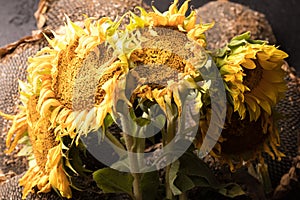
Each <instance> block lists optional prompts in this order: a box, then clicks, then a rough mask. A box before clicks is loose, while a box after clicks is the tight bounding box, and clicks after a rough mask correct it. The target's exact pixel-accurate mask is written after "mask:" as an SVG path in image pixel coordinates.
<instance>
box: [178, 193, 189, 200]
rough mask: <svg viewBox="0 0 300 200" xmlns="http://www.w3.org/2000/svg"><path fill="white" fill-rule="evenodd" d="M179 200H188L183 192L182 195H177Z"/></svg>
mask: <svg viewBox="0 0 300 200" xmlns="http://www.w3.org/2000/svg"><path fill="white" fill-rule="evenodd" d="M179 200H188V198H187V196H186V194H185V192H184V193H182V194H181V195H179Z"/></svg>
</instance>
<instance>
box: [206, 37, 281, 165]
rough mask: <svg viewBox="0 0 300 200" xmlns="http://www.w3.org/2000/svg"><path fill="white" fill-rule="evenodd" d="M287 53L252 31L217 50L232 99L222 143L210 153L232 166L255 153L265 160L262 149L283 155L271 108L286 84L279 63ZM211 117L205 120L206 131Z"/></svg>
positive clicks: (254, 155)
mask: <svg viewBox="0 0 300 200" xmlns="http://www.w3.org/2000/svg"><path fill="white" fill-rule="evenodd" d="M286 57H287V54H286V53H285V52H283V51H281V50H278V49H277V48H276V47H275V46H272V45H268V44H266V42H264V41H258V40H251V39H250V33H248V32H247V33H245V34H242V35H240V36H236V37H234V38H233V39H232V40H231V41H230V42H229V44H228V45H227V46H226V47H224V48H223V49H220V50H219V51H218V53H217V54H216V57H215V61H216V64H217V66H218V67H219V69H220V73H221V76H222V77H223V79H224V83H225V87H226V90H227V93H228V97H229V98H228V99H229V102H228V107H227V117H226V122H225V126H224V129H223V130H222V133H221V138H220V139H219V142H218V144H219V146H218V148H215V149H214V151H212V152H211V153H212V155H213V156H214V157H217V158H218V159H219V160H220V161H222V162H223V163H228V164H229V165H230V168H231V170H234V169H235V168H236V167H240V166H242V165H243V164H245V163H248V162H250V161H252V160H254V159H259V160H260V161H261V162H263V159H262V155H261V154H262V152H267V153H268V154H269V155H271V156H272V158H273V159H274V158H275V157H277V158H278V159H280V157H282V156H284V155H283V154H282V153H281V152H279V151H278V150H277V146H279V145H280V140H279V132H278V130H277V127H276V121H275V120H274V116H273V112H272V110H273V108H274V106H275V105H276V103H278V101H279V99H280V98H281V97H282V96H283V95H284V92H285V89H286V83H285V81H284V75H285V73H284V71H283V70H282V69H281V67H282V65H283V64H284V60H283V59H284V58H286ZM210 115H211V114H210V113H209V112H208V113H207V117H206V119H208V120H207V121H209V118H210ZM207 121H205V120H204V121H202V122H201V123H202V126H201V131H202V132H204V133H205V132H206V131H207V126H208V125H207Z"/></svg>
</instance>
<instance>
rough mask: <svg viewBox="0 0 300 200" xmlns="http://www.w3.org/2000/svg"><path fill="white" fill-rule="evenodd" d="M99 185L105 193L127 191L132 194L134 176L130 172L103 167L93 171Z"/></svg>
mask: <svg viewBox="0 0 300 200" xmlns="http://www.w3.org/2000/svg"><path fill="white" fill-rule="evenodd" d="M93 178H94V180H95V181H96V183H97V186H98V187H99V188H100V189H102V190H103V192H104V193H127V194H129V195H131V196H133V194H132V184H133V177H132V175H131V174H130V173H124V172H119V171H117V170H115V169H111V168H103V169H99V170H97V171H95V172H94V173H93Z"/></svg>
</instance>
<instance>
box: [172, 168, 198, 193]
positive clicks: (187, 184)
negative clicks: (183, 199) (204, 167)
mask: <svg viewBox="0 0 300 200" xmlns="http://www.w3.org/2000/svg"><path fill="white" fill-rule="evenodd" d="M174 184H175V185H176V186H177V188H180V191H181V192H186V191H188V190H190V189H192V188H194V187H195V184H194V182H193V180H192V179H190V177H188V176H186V175H184V174H181V173H179V174H178V175H177V178H176V180H175V181H174ZM175 195H177V194H175Z"/></svg>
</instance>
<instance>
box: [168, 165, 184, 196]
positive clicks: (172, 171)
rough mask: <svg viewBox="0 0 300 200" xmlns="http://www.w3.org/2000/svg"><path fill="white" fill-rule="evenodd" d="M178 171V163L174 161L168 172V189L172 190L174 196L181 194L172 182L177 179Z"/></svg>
mask: <svg viewBox="0 0 300 200" xmlns="http://www.w3.org/2000/svg"><path fill="white" fill-rule="evenodd" d="M178 171H179V161H178V160H176V161H175V162H174V163H172V164H171V167H170V172H169V183H170V189H171V190H172V192H173V194H174V195H180V194H182V192H181V190H180V189H179V188H177V187H176V186H175V185H174V181H175V179H176V178H177V173H178Z"/></svg>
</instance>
